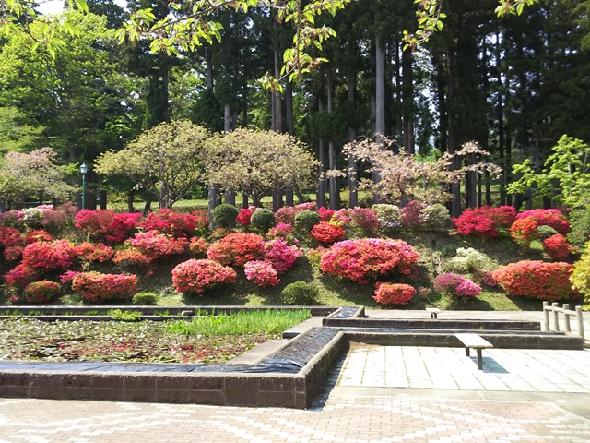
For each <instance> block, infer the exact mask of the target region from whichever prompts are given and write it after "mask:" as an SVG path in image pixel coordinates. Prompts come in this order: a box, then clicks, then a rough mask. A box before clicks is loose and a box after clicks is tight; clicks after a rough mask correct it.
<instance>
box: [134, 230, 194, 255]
mask: <svg viewBox="0 0 590 443" xmlns="http://www.w3.org/2000/svg"><path fill="white" fill-rule="evenodd" d="M129 244H130V245H131V246H133V247H135V248H137V249H138V250H139V251H141V252H142V253H144V254H145V255H148V256H150V257H153V258H154V259H157V258H160V257H169V256H172V255H181V254H183V253H184V252H185V248H186V246H187V244H188V241H187V239H186V238H184V237H179V238H174V237H169V236H167V235H165V234H162V233H160V232H159V231H148V232H138V233H137V234H135V237H133V238H132V239H131V240H129Z"/></svg>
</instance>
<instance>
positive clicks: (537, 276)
mask: <svg viewBox="0 0 590 443" xmlns="http://www.w3.org/2000/svg"><path fill="white" fill-rule="evenodd" d="M571 275H572V265H571V264H569V263H563V262H555V263H548V262H543V261H539V260H522V261H519V262H516V263H511V264H509V265H507V266H503V267H501V268H499V269H497V270H495V271H494V272H493V273H492V276H493V278H494V280H495V281H496V282H497V283H498V284H499V285H500V286H501V287H502V289H504V291H506V292H507V293H508V294H510V295H520V296H523V297H528V298H536V299H539V300H545V301H559V300H568V299H569V298H570V297H571V295H572V293H573V292H572V285H571V282H570V277H571Z"/></svg>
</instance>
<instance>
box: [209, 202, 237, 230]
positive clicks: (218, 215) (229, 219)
mask: <svg viewBox="0 0 590 443" xmlns="http://www.w3.org/2000/svg"><path fill="white" fill-rule="evenodd" d="M238 213H239V211H238V209H237V208H236V207H235V206H232V205H229V204H227V203H223V204H221V205H219V206H217V207H215V209H214V210H213V214H212V217H213V220H212V222H213V226H215V227H216V228H227V229H230V228H233V227H234V226H235V225H236V217H237V216H238Z"/></svg>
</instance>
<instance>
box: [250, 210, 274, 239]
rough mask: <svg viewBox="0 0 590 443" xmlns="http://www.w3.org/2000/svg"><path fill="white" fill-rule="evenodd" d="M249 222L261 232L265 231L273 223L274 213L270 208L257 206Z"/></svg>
mask: <svg viewBox="0 0 590 443" xmlns="http://www.w3.org/2000/svg"><path fill="white" fill-rule="evenodd" d="M250 223H252V226H254V227H255V228H256V229H258V230H259V231H260V232H262V233H266V232H267V231H268V230H269V229H270V228H272V227H273V226H274V224H275V215H274V214H273V212H272V211H271V210H270V209H265V208H257V209H256V210H255V211H254V214H252V218H251V221H250Z"/></svg>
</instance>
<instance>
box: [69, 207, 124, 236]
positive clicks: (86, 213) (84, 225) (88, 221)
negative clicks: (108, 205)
mask: <svg viewBox="0 0 590 443" xmlns="http://www.w3.org/2000/svg"><path fill="white" fill-rule="evenodd" d="M114 215H115V213H114V212H113V211H110V210H93V209H82V210H81V211H78V212H77V213H76V218H75V225H76V228H78V229H80V230H81V231H84V232H85V233H87V234H89V235H98V234H104V233H106V232H108V230H109V227H110V226H111V224H112V223H113V217H114Z"/></svg>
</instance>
